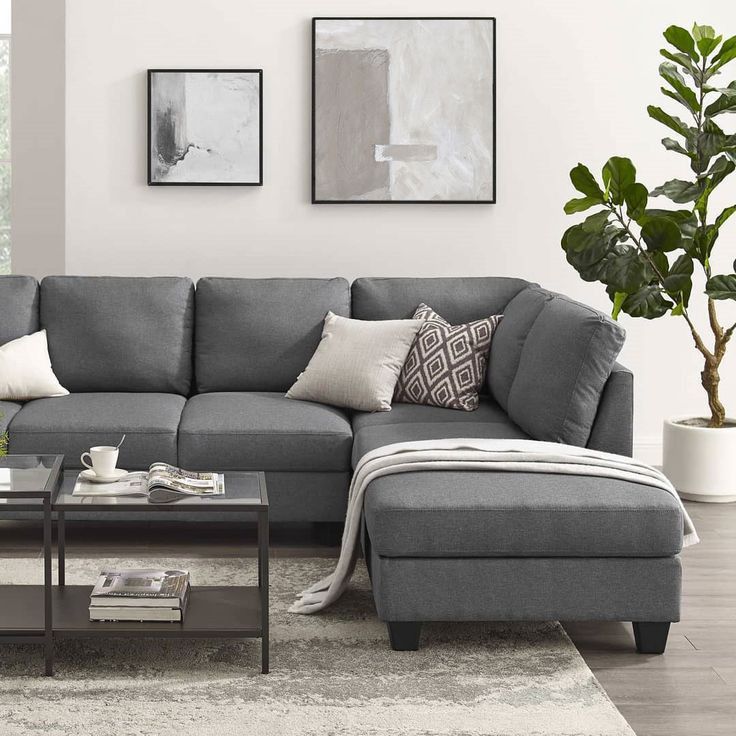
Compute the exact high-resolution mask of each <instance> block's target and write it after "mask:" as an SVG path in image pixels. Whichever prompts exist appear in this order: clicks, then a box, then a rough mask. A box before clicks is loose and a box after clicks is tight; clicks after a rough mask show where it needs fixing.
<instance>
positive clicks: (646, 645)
mask: <svg viewBox="0 0 736 736" xmlns="http://www.w3.org/2000/svg"><path fill="white" fill-rule="evenodd" d="M632 625H633V627H634V639H635V640H636V651H637V652H639V654H662V652H664V649H665V647H666V646H667V634H669V631H670V622H669V621H634V622H633V623H632Z"/></svg>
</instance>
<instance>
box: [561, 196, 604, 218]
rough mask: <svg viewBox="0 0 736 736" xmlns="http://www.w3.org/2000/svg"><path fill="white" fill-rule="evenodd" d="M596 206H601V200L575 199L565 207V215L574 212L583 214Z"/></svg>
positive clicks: (589, 198) (593, 198) (591, 198)
mask: <svg viewBox="0 0 736 736" xmlns="http://www.w3.org/2000/svg"><path fill="white" fill-rule="evenodd" d="M597 204H601V200H600V199H597V198H595V197H579V198H577V199H571V200H570V201H569V202H568V203H567V204H566V205H565V214H566V215H572V214H574V213H575V212H584V211H585V210H587V209H590V208H591V207H595V206H596V205H597Z"/></svg>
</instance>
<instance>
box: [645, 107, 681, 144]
mask: <svg viewBox="0 0 736 736" xmlns="http://www.w3.org/2000/svg"><path fill="white" fill-rule="evenodd" d="M647 112H648V113H649V117H650V118H652V119H654V120H656V121H657V122H659V123H662V125H666V126H667V127H668V128H670V130H674V131H675V133H679V134H680V135H683V136H685V138H687V137H688V136H689V135H690V128H688V126H687V125H686V124H685V123H684V122H683V121H682V120H680V118H677V117H675V116H674V115H670V114H668V113H666V112H665V111H664V110H663V109H662V108H661V107H657V106H656V105H648V106H647Z"/></svg>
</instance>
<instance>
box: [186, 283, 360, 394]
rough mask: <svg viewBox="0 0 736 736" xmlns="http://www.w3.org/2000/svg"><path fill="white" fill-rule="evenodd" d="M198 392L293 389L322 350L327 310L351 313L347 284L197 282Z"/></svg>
mask: <svg viewBox="0 0 736 736" xmlns="http://www.w3.org/2000/svg"><path fill="white" fill-rule="evenodd" d="M196 303H197V308H196V330H195V343H194V356H195V358H194V365H195V369H194V370H195V376H196V383H197V390H198V391H199V392H201V393H204V392H209V391H284V392H285V391H286V390H287V389H288V388H289V387H290V386H291V385H292V384H293V383H294V382H295V381H296V379H297V377H298V376H299V374H300V373H301V372H302V371H303V370H304V369H305V368H306V366H307V363H309V360H310V358H311V357H312V355H313V354H314V351H315V350H316V349H317V345H318V344H319V341H320V336H321V335H322V325H323V323H324V319H325V316H326V315H327V312H329V311H331V312H334V313H335V314H337V315H340V316H342V317H348V316H350V288H349V285H348V282H347V281H345V279H341V278H334V279H228V278H204V279H201V280H200V281H199V282H198V283H197V296H196Z"/></svg>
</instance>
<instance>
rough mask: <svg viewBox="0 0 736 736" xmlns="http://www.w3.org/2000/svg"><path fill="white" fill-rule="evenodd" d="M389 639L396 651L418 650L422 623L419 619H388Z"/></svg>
mask: <svg viewBox="0 0 736 736" xmlns="http://www.w3.org/2000/svg"><path fill="white" fill-rule="evenodd" d="M386 626H387V627H388V640H389V641H390V642H391V649H393V650H394V651H395V652H416V650H417V649H419V635H420V634H421V633H422V624H421V622H419V621H387V622H386Z"/></svg>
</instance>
